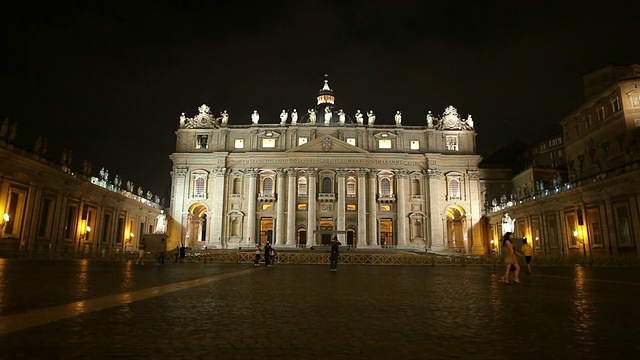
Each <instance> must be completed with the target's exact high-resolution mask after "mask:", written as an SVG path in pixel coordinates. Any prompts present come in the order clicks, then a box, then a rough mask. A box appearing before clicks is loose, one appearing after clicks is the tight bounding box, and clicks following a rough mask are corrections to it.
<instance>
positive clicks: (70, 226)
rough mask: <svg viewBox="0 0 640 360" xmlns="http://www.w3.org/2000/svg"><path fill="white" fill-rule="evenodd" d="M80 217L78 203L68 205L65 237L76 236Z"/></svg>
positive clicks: (71, 237)
mask: <svg viewBox="0 0 640 360" xmlns="http://www.w3.org/2000/svg"><path fill="white" fill-rule="evenodd" d="M77 217H78V205H76V204H72V205H69V206H67V216H66V218H65V225H64V238H65V239H73V237H74V236H75V230H76V224H77V221H78V219H77Z"/></svg>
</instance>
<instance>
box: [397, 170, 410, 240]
mask: <svg viewBox="0 0 640 360" xmlns="http://www.w3.org/2000/svg"><path fill="white" fill-rule="evenodd" d="M408 175H409V174H407V171H406V170H398V171H396V179H397V180H398V197H397V198H396V205H397V213H398V245H399V246H402V247H404V246H407V192H406V187H407V177H408Z"/></svg>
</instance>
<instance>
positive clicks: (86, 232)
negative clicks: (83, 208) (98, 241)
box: [80, 226, 91, 240]
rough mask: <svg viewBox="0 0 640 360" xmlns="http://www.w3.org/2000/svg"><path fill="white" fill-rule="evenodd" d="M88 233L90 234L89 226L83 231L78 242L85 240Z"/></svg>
mask: <svg viewBox="0 0 640 360" xmlns="http://www.w3.org/2000/svg"><path fill="white" fill-rule="evenodd" d="M89 232H91V226H87V227H86V229H85V233H84V234H82V235H80V240H82V239H85V238H86V237H87V235H89Z"/></svg>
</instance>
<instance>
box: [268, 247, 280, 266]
mask: <svg viewBox="0 0 640 360" xmlns="http://www.w3.org/2000/svg"><path fill="white" fill-rule="evenodd" d="M276 255H278V253H277V252H276V249H274V248H273V247H272V248H271V250H270V251H269V261H270V263H271V265H274V264H275V263H276Z"/></svg>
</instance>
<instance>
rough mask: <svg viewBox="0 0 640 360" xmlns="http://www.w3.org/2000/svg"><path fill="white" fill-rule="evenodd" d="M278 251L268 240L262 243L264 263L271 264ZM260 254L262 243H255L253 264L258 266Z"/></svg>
mask: <svg viewBox="0 0 640 360" xmlns="http://www.w3.org/2000/svg"><path fill="white" fill-rule="evenodd" d="M276 255H278V253H277V252H276V250H275V249H274V248H273V247H272V246H271V244H269V243H268V242H267V243H266V244H264V265H265V266H271V265H273V263H274V262H275V259H276ZM261 256H262V244H256V250H255V257H254V260H253V266H260V257H261Z"/></svg>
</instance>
